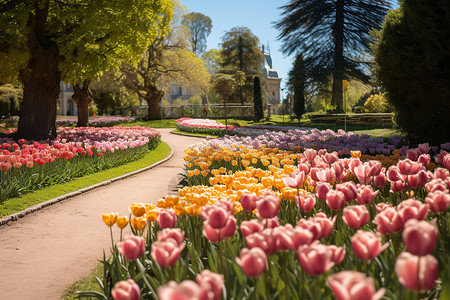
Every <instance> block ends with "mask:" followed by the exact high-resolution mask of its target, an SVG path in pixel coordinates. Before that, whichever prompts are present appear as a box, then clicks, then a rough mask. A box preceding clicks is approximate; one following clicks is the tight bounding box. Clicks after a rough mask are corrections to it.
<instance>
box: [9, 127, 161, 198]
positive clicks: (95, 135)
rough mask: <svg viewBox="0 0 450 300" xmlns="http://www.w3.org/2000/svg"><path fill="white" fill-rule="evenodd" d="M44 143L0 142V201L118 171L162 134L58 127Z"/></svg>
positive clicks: (142, 130)
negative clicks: (73, 180)
mask: <svg viewBox="0 0 450 300" xmlns="http://www.w3.org/2000/svg"><path fill="white" fill-rule="evenodd" d="M57 134H58V135H57V137H56V139H55V140H53V141H49V142H31V141H30V142H28V141H26V140H24V139H21V140H18V141H17V142H15V141H14V140H12V139H9V138H3V139H1V140H0V187H1V192H0V202H3V201H5V200H6V199H9V198H12V197H16V196H19V195H21V194H24V193H27V192H31V191H33V190H36V189H39V188H41V187H43V186H47V185H51V184H56V183H60V182H66V181H68V180H71V179H73V178H75V177H79V176H83V175H86V174H90V173H93V172H96V171H100V170H104V169H107V168H110V167H114V166H118V165H121V164H124V163H126V162H129V161H133V160H135V159H136V158H138V157H140V156H142V155H143V154H144V153H145V152H146V151H148V150H149V149H153V148H155V147H156V146H157V145H158V144H159V142H160V140H161V134H160V133H159V132H158V131H156V130H155V129H151V128H144V127H139V126H136V127H120V126H117V127H102V128H93V127H85V128H83V127H79V128H66V127H60V128H58V131H57Z"/></svg>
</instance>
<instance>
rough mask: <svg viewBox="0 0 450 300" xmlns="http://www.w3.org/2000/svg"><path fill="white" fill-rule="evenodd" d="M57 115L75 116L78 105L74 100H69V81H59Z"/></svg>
mask: <svg viewBox="0 0 450 300" xmlns="http://www.w3.org/2000/svg"><path fill="white" fill-rule="evenodd" d="M59 91H60V92H59V99H58V100H59V101H58V103H59V115H61V116H77V115H78V107H77V104H76V103H75V102H73V101H72V100H71V97H72V95H73V87H72V85H71V84H70V83H65V82H62V81H61V82H60V83H59Z"/></svg>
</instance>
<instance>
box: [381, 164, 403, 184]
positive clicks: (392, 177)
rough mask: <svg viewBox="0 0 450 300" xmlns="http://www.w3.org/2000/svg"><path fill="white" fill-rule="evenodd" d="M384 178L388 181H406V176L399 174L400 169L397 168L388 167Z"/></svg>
mask: <svg viewBox="0 0 450 300" xmlns="http://www.w3.org/2000/svg"><path fill="white" fill-rule="evenodd" d="M386 176H387V178H388V180H389V181H391V182H394V181H401V182H405V181H406V175H404V174H403V173H402V172H400V169H399V168H398V167H397V166H390V167H389V169H388V170H387V172H386Z"/></svg>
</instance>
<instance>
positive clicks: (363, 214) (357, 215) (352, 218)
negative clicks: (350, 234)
mask: <svg viewBox="0 0 450 300" xmlns="http://www.w3.org/2000/svg"><path fill="white" fill-rule="evenodd" d="M369 217H370V215H369V210H368V209H367V208H366V207H365V206H364V205H352V206H347V207H346V208H344V215H343V216H342V220H344V222H345V224H347V225H348V226H349V227H351V228H354V229H358V228H361V227H363V226H364V225H366V224H367V222H368V221H369Z"/></svg>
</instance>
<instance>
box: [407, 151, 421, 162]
mask: <svg viewBox="0 0 450 300" xmlns="http://www.w3.org/2000/svg"><path fill="white" fill-rule="evenodd" d="M406 156H407V157H408V159H409V160H411V161H416V160H417V158H418V157H419V151H418V150H417V149H411V150H408V152H406Z"/></svg>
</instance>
